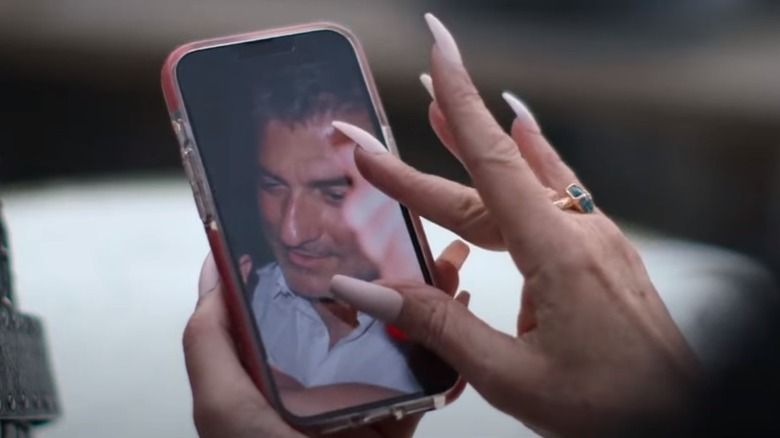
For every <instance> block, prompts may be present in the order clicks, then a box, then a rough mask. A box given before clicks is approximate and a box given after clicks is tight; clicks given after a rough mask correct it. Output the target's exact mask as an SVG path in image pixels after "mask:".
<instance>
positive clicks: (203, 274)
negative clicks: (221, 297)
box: [198, 252, 219, 298]
mask: <svg viewBox="0 0 780 438" xmlns="http://www.w3.org/2000/svg"><path fill="white" fill-rule="evenodd" d="M218 286H219V272H218V271H217V264H216V263H215V262H214V255H213V254H211V252H209V255H208V256H207V257H206V260H204V261H203V266H202V267H201V268H200V279H199V280H198V297H201V298H202V297H204V296H205V295H206V294H208V293H210V292H213V291H215V290H217V287H218Z"/></svg>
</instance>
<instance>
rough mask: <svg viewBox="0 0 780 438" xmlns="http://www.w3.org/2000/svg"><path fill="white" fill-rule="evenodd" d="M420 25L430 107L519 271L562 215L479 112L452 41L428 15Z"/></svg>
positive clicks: (507, 140) (499, 132)
mask: <svg viewBox="0 0 780 438" xmlns="http://www.w3.org/2000/svg"><path fill="white" fill-rule="evenodd" d="M426 20H427V21H428V25H429V26H430V28H431V32H432V33H433V35H434V38H435V40H436V45H435V47H434V50H433V54H432V69H431V74H432V77H433V81H434V84H435V87H434V89H435V92H436V101H437V102H438V103H439V105H440V108H441V110H442V113H443V114H444V116H445V118H446V119H447V122H448V125H449V128H450V131H451V132H452V135H453V137H454V140H455V142H456V143H457V149H458V151H459V152H460V156H461V158H462V160H463V164H464V166H465V167H466V169H467V170H468V171H469V174H470V175H471V177H472V181H473V183H474V186H475V188H476V189H477V190H478V191H479V193H480V195H481V197H482V199H483V200H484V202H485V205H486V206H487V207H488V208H489V209H490V211H491V212H492V213H493V214H494V216H495V219H496V222H497V223H498V224H499V228H500V229H501V232H502V234H503V235H504V238H505V239H506V240H507V243H508V245H509V246H510V248H512V247H514V248H513V249H515V251H512V255H513V256H514V257H515V258H516V262H518V267H520V268H521V270H524V268H528V264H529V263H531V262H532V260H534V259H538V252H539V251H543V250H544V249H545V247H546V246H547V243H546V242H547V240H548V239H540V238H539V236H544V235H545V234H546V233H548V230H549V229H550V228H549V227H550V221H554V220H556V218H560V217H561V216H562V215H561V214H560V212H559V211H558V209H557V208H556V207H555V206H553V205H552V203H551V202H550V201H549V198H548V196H547V194H546V192H545V190H544V187H543V186H542V185H541V184H540V183H539V180H538V179H537V178H536V176H535V175H534V173H533V170H532V169H531V168H530V167H529V166H528V164H527V163H526V162H525V160H524V159H523V157H522V156H521V155H520V152H519V150H518V148H517V145H516V144H515V143H514V141H513V140H512V138H511V137H510V136H509V135H508V134H507V133H506V132H504V130H503V129H501V126H499V124H498V123H497V122H496V120H495V119H494V118H493V116H492V115H491V114H490V112H489V111H488V109H487V108H486V107H485V104H484V102H483V101H482V99H481V98H480V96H479V93H478V92H477V90H476V88H475V87H474V85H473V83H472V82H471V79H470V78H469V75H468V72H467V71H466V69H465V67H464V66H463V64H462V62H461V58H460V53H459V51H458V48H457V45H456V43H455V40H454V39H453V38H452V35H451V34H450V33H449V32H448V31H447V29H446V28H445V27H444V26H443V25H442V24H441V23H440V22H439V21H438V20H437V19H436V18H435V17H433V16H432V15H430V14H428V15H426ZM518 258H519V259H520V260H518Z"/></svg>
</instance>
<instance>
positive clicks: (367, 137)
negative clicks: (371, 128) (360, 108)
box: [333, 120, 387, 154]
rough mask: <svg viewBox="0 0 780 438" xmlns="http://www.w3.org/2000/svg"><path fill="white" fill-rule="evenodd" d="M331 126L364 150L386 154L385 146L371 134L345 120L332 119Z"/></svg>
mask: <svg viewBox="0 0 780 438" xmlns="http://www.w3.org/2000/svg"><path fill="white" fill-rule="evenodd" d="M333 127H334V128H336V129H338V130H339V131H341V132H342V133H344V135H346V136H347V137H349V138H351V139H352V141H354V142H355V143H357V144H358V146H360V147H361V148H363V149H364V150H366V151H368V152H371V153H372V154H386V153H387V149H385V146H384V145H383V144H382V143H381V142H380V141H379V140H377V139H376V138H374V136H373V135H371V134H369V133H368V132H366V131H364V130H362V129H360V128H358V127H357V126H355V125H351V124H349V123H345V122H339V121H338V120H337V121H334V122H333Z"/></svg>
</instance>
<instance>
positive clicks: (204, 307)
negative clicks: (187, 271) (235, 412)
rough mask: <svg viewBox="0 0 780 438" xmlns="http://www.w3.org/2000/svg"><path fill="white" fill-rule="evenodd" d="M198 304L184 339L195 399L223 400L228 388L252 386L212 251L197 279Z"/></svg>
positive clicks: (185, 357)
mask: <svg viewBox="0 0 780 438" xmlns="http://www.w3.org/2000/svg"><path fill="white" fill-rule="evenodd" d="M198 294H199V299H198V305H197V307H196V309H195V312H194V313H193V314H192V316H191V317H190V319H189V321H188V322H187V326H186V328H185V329H184V335H183V339H182V343H183V347H184V359H185V365H186V367H187V374H188V375H189V378H190V385H191V387H192V392H193V396H194V400H195V401H196V403H197V402H199V401H210V400H220V399H222V398H223V397H222V395H223V394H224V393H225V392H226V391H229V390H228V389H227V388H233V389H235V388H236V387H241V386H246V387H247V388H253V383H252V381H251V379H250V378H249V375H248V374H247V373H246V371H244V369H243V367H242V365H241V361H240V359H239V357H238V353H237V350H236V345H235V343H234V342H233V338H232V336H231V332H230V321H229V317H228V312H227V308H226V307H225V304H224V302H223V299H222V291H221V285H220V281H219V274H218V273H217V267H216V265H215V263H214V259H213V257H212V255H211V254H209V256H208V257H207V258H206V260H205V262H204V263H203V267H202V270H201V276H200V279H199V281H198Z"/></svg>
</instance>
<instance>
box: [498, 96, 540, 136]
mask: <svg viewBox="0 0 780 438" xmlns="http://www.w3.org/2000/svg"><path fill="white" fill-rule="evenodd" d="M501 97H503V98H504V101H506V103H507V105H509V107H510V108H512V111H514V113H515V116H517V120H519V121H520V122H521V123H522V124H523V126H524V127H525V128H526V129H527V130H528V131H531V132H534V133H537V134H539V133H541V129H539V124H538V123H537V122H536V118H535V117H534V115H533V114H531V110H529V109H528V106H527V105H526V104H524V103H523V101H522V100H520V99H519V98H518V97H517V96H515V95H514V94H512V93H510V92H509V91H504V92H503V93H501Z"/></svg>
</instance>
